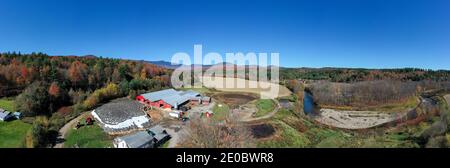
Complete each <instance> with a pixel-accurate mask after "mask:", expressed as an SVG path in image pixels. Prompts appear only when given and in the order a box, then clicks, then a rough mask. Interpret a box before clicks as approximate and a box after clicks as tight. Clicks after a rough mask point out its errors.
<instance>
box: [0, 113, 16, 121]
mask: <svg viewBox="0 0 450 168" xmlns="http://www.w3.org/2000/svg"><path fill="white" fill-rule="evenodd" d="M13 117H14V116H13V115H12V113H11V112H9V111H3V112H0V121H8V120H11V119H12V118H13Z"/></svg>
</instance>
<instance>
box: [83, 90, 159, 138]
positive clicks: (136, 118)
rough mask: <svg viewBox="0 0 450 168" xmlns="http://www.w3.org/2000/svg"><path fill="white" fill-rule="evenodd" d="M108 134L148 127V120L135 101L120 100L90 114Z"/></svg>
mask: <svg viewBox="0 0 450 168" xmlns="http://www.w3.org/2000/svg"><path fill="white" fill-rule="evenodd" d="M91 114H92V116H93V117H94V118H95V119H96V120H97V121H98V123H99V125H100V126H101V127H102V128H103V130H105V132H106V133H108V134H121V133H126V132H129V131H133V130H140V129H145V128H146V127H149V126H150V118H149V117H148V116H147V114H146V113H145V112H144V111H143V105H142V104H141V103H139V102H137V101H134V100H129V99H127V98H121V99H117V100H114V101H112V102H110V103H107V104H105V105H103V106H100V107H98V108H97V109H95V110H93V111H92V112H91Z"/></svg>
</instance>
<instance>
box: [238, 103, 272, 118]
mask: <svg viewBox="0 0 450 168" xmlns="http://www.w3.org/2000/svg"><path fill="white" fill-rule="evenodd" d="M274 101H275V104H276V107H275V108H274V109H273V111H272V112H270V113H269V114H267V115H265V116H261V117H256V118H254V117H251V116H250V117H244V118H242V119H241V120H240V121H242V122H254V121H258V120H263V119H268V118H270V117H273V116H274V115H275V114H276V113H277V112H278V111H279V110H280V108H281V105H280V103H279V102H278V101H277V100H274Z"/></svg>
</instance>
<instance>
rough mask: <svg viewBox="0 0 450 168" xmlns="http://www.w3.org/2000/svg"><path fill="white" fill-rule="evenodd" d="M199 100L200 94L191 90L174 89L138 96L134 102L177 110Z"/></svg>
mask: <svg viewBox="0 0 450 168" xmlns="http://www.w3.org/2000/svg"><path fill="white" fill-rule="evenodd" d="M200 98H201V97H200V93H198V92H195V91H192V90H188V91H176V90H174V89H166V90H160V91H157V92H151V93H146V94H142V95H139V96H137V97H136V100H138V101H139V102H141V103H144V104H146V105H149V106H152V107H157V108H163V109H179V108H180V107H181V106H183V105H184V104H186V103H188V102H189V101H191V100H193V101H200Z"/></svg>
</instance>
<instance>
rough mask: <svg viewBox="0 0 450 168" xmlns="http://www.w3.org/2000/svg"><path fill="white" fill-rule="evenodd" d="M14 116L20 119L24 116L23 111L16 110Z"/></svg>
mask: <svg viewBox="0 0 450 168" xmlns="http://www.w3.org/2000/svg"><path fill="white" fill-rule="evenodd" d="M13 116H14V117H16V119H18V120H20V119H21V118H22V113H21V112H17V111H16V112H14V113H13Z"/></svg>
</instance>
